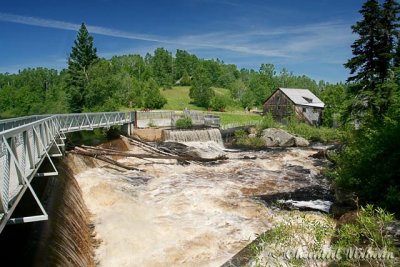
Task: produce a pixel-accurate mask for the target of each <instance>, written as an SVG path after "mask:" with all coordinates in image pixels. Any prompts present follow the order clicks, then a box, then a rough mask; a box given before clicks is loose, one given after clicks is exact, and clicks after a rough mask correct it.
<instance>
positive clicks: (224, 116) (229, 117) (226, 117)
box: [211, 112, 262, 125]
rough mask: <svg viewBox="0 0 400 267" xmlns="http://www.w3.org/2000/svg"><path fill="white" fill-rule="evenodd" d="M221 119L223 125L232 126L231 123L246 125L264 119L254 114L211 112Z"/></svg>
mask: <svg viewBox="0 0 400 267" xmlns="http://www.w3.org/2000/svg"><path fill="white" fill-rule="evenodd" d="M211 113H212V114H215V115H217V116H219V117H220V118H221V125H226V124H231V123H246V122H249V121H252V122H254V121H261V120H262V117H261V116H260V115H258V114H254V113H244V112H235V113H234V112H211Z"/></svg>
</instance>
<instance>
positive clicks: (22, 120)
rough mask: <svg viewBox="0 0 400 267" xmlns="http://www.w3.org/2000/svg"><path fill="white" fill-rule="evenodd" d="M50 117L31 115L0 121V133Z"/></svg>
mask: <svg viewBox="0 0 400 267" xmlns="http://www.w3.org/2000/svg"><path fill="white" fill-rule="evenodd" d="M51 116H52V115H32V116H25V117H18V118H12V119H5V120H0V132H4V131H6V130H9V129H13V128H16V127H19V126H22V125H25V124H28V123H31V122H34V121H38V120H41V119H43V118H47V117H51Z"/></svg>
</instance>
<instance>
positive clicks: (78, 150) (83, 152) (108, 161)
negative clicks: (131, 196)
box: [69, 147, 144, 172]
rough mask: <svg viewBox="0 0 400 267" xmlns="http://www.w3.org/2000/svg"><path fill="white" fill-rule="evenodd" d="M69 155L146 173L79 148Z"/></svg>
mask: <svg viewBox="0 0 400 267" xmlns="http://www.w3.org/2000/svg"><path fill="white" fill-rule="evenodd" d="M69 153H72V154H78V155H83V156H89V157H92V158H95V159H98V160H102V161H104V162H107V163H110V164H113V165H115V166H118V167H120V168H123V169H126V170H131V171H132V170H134V171H141V172H144V170H141V169H138V168H135V167H131V166H127V165H125V164H122V163H120V162H118V161H116V160H113V159H110V158H107V157H104V156H102V155H98V154H96V153H91V152H88V151H85V150H84V149H82V148H79V147H75V150H71V151H69Z"/></svg>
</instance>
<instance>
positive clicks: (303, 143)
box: [295, 136, 310, 147]
mask: <svg viewBox="0 0 400 267" xmlns="http://www.w3.org/2000/svg"><path fill="white" fill-rule="evenodd" d="M295 144H296V146H301V147H305V146H309V145H310V142H308V141H307V139H305V138H303V137H298V136H296V137H295Z"/></svg>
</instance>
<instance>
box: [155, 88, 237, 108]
mask: <svg viewBox="0 0 400 267" xmlns="http://www.w3.org/2000/svg"><path fill="white" fill-rule="evenodd" d="M189 90H190V86H174V87H172V89H165V90H163V89H161V94H162V95H163V96H164V97H165V98H166V99H167V104H166V105H165V106H164V107H163V108H162V109H166V110H183V109H185V108H188V109H190V110H207V109H206V108H203V107H198V106H196V105H194V104H192V103H191V102H192V99H190V97H189ZM213 90H214V92H215V94H216V95H220V96H224V97H225V98H226V99H227V101H228V107H227V108H226V110H227V111H241V110H242V108H241V106H240V104H239V103H236V102H235V101H234V100H233V99H232V98H231V96H230V92H229V90H228V89H225V88H214V87H213Z"/></svg>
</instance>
